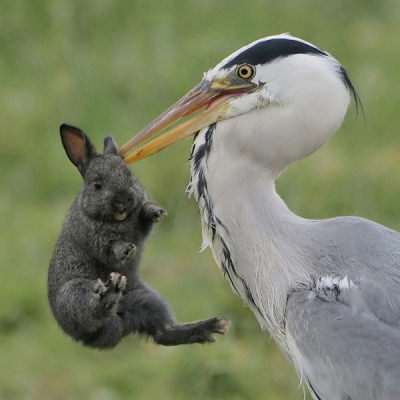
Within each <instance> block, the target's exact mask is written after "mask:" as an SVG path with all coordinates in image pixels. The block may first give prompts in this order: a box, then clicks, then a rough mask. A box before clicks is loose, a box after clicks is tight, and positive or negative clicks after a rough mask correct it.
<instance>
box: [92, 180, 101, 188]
mask: <svg viewBox="0 0 400 400" xmlns="http://www.w3.org/2000/svg"><path fill="white" fill-rule="evenodd" d="M93 185H94V188H95V189H96V190H100V189H101V188H102V186H103V184H102V182H101V180H100V179H96V180H95V181H94V182H93Z"/></svg>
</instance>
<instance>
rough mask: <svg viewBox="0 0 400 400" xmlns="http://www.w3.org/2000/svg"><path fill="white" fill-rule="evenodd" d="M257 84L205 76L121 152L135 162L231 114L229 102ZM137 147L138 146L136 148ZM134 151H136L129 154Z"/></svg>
mask: <svg viewBox="0 0 400 400" xmlns="http://www.w3.org/2000/svg"><path fill="white" fill-rule="evenodd" d="M256 88H257V86H256V85H255V84H253V83H246V84H242V85H239V84H238V85H232V84H230V83H229V82H228V81H227V80H218V81H206V80H203V81H201V82H200V83H199V84H198V85H197V86H196V87H194V88H193V89H192V90H191V91H190V92H189V93H187V94H186V95H185V96H183V97H182V98H181V99H180V100H178V101H177V102H176V103H175V104H174V105H173V106H171V107H170V108H168V110H166V111H165V112H164V113H162V114H161V115H160V116H159V117H158V118H156V119H155V120H154V121H153V122H152V123H150V125H148V126H147V127H146V128H144V129H143V130H142V131H141V132H139V133H138V134H137V135H136V136H134V137H133V138H132V139H131V140H129V141H128V142H127V143H126V144H124V145H123V146H122V147H121V148H120V149H119V153H120V155H121V156H122V157H124V160H125V162H126V163H127V164H133V163H134V162H137V161H139V160H142V159H143V158H146V157H149V156H151V155H153V154H155V153H157V152H159V151H161V150H163V149H165V148H166V147H168V146H170V145H171V144H173V143H175V142H177V141H179V140H181V139H184V138H186V137H189V136H192V135H194V134H195V133H196V132H198V131H199V130H200V129H202V128H205V127H207V126H209V125H211V124H213V123H214V122H217V121H221V120H223V119H226V118H229V117H228V116H227V110H228V107H229V102H230V101H231V100H232V99H233V98H236V97H238V96H240V95H241V94H243V93H248V92H251V91H254V90H255V89H256ZM205 106H206V107H207V109H206V110H205V111H203V112H202V113H200V114H198V115H196V116H194V117H193V118H191V119H189V120H187V121H185V122H183V123H182V124H180V125H178V126H176V127H174V128H173V129H171V130H169V131H167V132H165V133H164V134H162V135H161V136H159V137H157V138H156V139H154V140H152V141H150V142H148V143H147V144H145V145H144V146H143V147H141V148H137V147H138V146H139V145H140V144H142V143H143V142H145V141H147V140H148V139H150V138H152V137H153V136H154V135H156V134H157V133H159V132H160V131H162V130H163V129H165V128H166V127H167V126H169V125H171V124H172V123H173V122H175V121H177V120H178V119H179V118H181V117H186V116H188V115H190V114H192V113H194V112H195V111H197V110H199V109H200V108H203V107H205ZM133 149H136V150H134V151H132V150H133ZM131 151H132V153H131V154H128V153H130V152H131Z"/></svg>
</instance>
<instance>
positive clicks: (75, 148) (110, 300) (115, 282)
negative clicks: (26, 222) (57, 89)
mask: <svg viewBox="0 0 400 400" xmlns="http://www.w3.org/2000/svg"><path fill="white" fill-rule="evenodd" d="M60 131H61V138H62V142H63V145H64V148H65V150H66V153H67V155H68V157H69V158H70V160H71V162H72V163H73V164H74V165H75V166H76V167H77V168H78V170H79V171H80V173H81V174H82V176H83V179H84V183H83V185H82V187H81V189H80V191H79V193H78V196H77V198H76V199H75V201H74V203H73V205H72V207H71V209H70V210H69V212H68V214H67V216H66V219H65V222H64V225H63V228H62V231H61V234H60V237H59V239H58V241H57V244H56V246H55V249H54V252H53V256H52V259H51V262H50V268H49V274H48V297H49V301H50V305H51V308H52V311H53V314H54V317H55V319H56V320H57V322H58V323H59V325H60V327H61V328H62V329H63V330H64V331H65V332H66V333H67V334H68V335H70V336H71V337H72V338H73V339H75V340H77V341H81V342H82V343H83V344H84V345H86V346H90V347H97V348H102V349H106V348H112V347H114V346H115V345H117V343H118V342H119V341H120V340H121V338H122V337H124V336H126V335H128V334H130V333H139V334H142V335H147V336H151V337H152V338H154V340H155V341H156V342H157V343H159V344H162V345H179V344H189V343H205V342H213V341H214V340H215V339H214V336H213V334H214V333H220V334H223V333H225V332H226V330H227V328H228V326H229V321H228V320H227V319H226V318H222V317H221V318H211V319H208V320H204V321H198V322H194V323H191V324H178V323H177V322H176V321H175V319H174V318H173V315H172V311H171V309H170V307H169V305H168V304H167V303H166V302H165V301H164V300H163V299H162V298H161V296H160V295H159V294H158V293H157V292H156V291H155V290H154V289H152V288H151V287H149V286H148V285H147V284H146V283H145V282H143V281H142V280H141V279H140V277H139V264H140V258H141V255H142V253H143V250H144V245H145V242H146V240H147V238H148V236H149V234H150V232H151V229H152V226H153V224H154V222H157V221H159V220H161V219H162V218H163V217H164V215H165V211H164V210H163V209H162V208H160V207H158V206H156V205H154V204H153V203H152V202H151V201H150V199H149V197H148V195H147V193H146V192H145V190H144V189H143V187H142V185H141V184H140V183H139V181H138V180H137V179H136V178H135V177H134V176H133V175H132V174H131V172H130V171H129V169H128V167H127V166H126V164H125V163H124V161H123V159H122V158H121V157H120V156H119V155H118V149H117V145H116V144H115V142H114V140H113V139H112V138H111V137H108V138H106V139H105V141H104V154H103V155H99V154H97V152H96V150H95V148H94V146H93V144H92V143H91V141H90V140H89V138H88V137H87V136H86V135H85V134H84V133H83V132H82V131H81V130H80V129H78V128H75V127H72V126H68V125H62V126H61V128H60Z"/></svg>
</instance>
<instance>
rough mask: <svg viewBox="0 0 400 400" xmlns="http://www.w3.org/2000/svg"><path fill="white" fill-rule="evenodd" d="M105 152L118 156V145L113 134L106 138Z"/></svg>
mask: <svg viewBox="0 0 400 400" xmlns="http://www.w3.org/2000/svg"><path fill="white" fill-rule="evenodd" d="M103 154H114V155H116V156H117V155H118V145H117V143H116V142H115V140H114V138H113V137H112V136H107V137H106V138H105V139H104V150H103Z"/></svg>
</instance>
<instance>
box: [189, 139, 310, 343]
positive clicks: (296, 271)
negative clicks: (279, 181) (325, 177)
mask: <svg viewBox="0 0 400 400" xmlns="http://www.w3.org/2000/svg"><path fill="white" fill-rule="evenodd" d="M216 133H218V132H216ZM200 134H204V132H201V133H200ZM217 138H218V135H217V134H216V135H215V137H214V141H213V143H212V150H210V151H209V153H208V155H207V157H203V159H201V161H199V163H198V164H197V168H196V167H195V163H193V162H192V186H195V188H193V190H194V192H195V195H196V199H197V201H198V203H199V206H200V211H201V215H202V220H203V238H204V244H205V246H210V247H211V248H212V250H213V253H214V257H215V258H216V261H217V263H218V264H219V266H220V268H221V270H222V271H223V273H224V274H226V275H228V277H229V279H230V281H231V284H232V286H233V287H234V290H235V291H236V292H237V293H238V295H239V296H240V297H241V298H242V299H243V301H244V302H245V303H246V304H247V305H248V306H249V307H250V308H251V309H252V310H253V311H254V313H255V315H256V316H257V318H258V320H259V322H260V324H261V325H262V326H263V327H264V328H266V329H268V330H270V331H271V333H272V334H273V335H274V336H275V338H276V339H277V340H278V341H279V342H281V345H283V344H282V340H280V338H283V337H284V333H283V327H284V314H285V308H286V301H287V296H288V294H289V293H290V291H291V290H295V289H297V288H299V287H304V286H308V285H312V277H313V276H315V270H316V266H315V265H316V263H315V262H313V260H312V255H311V254H310V247H311V246H312V245H311V243H312V242H313V241H312V239H311V236H310V235H311V229H310V222H311V221H308V220H305V219H303V218H300V217H298V216H297V215H295V214H294V213H292V212H291V211H290V210H289V208H288V207H287V206H286V204H285V203H284V202H283V200H282V199H281V198H280V197H279V196H278V194H277V193H276V190H275V178H276V175H274V173H273V171H270V170H268V169H265V168H259V166H258V165H257V164H254V163H253V162H252V160H251V159H250V158H247V157H243V156H242V157H238V156H235V155H233V154H230V153H227V147H226V146H224V145H223V143H219V142H218V139H217ZM203 139H204V138H202V137H201V136H200V137H199V138H198V139H197V140H196V143H195V148H194V154H195V153H196V148H197V150H199V149H200V148H201V145H202V144H203V142H202V141H203ZM227 254H228V256H227ZM227 258H228V261H229V262H227Z"/></svg>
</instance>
